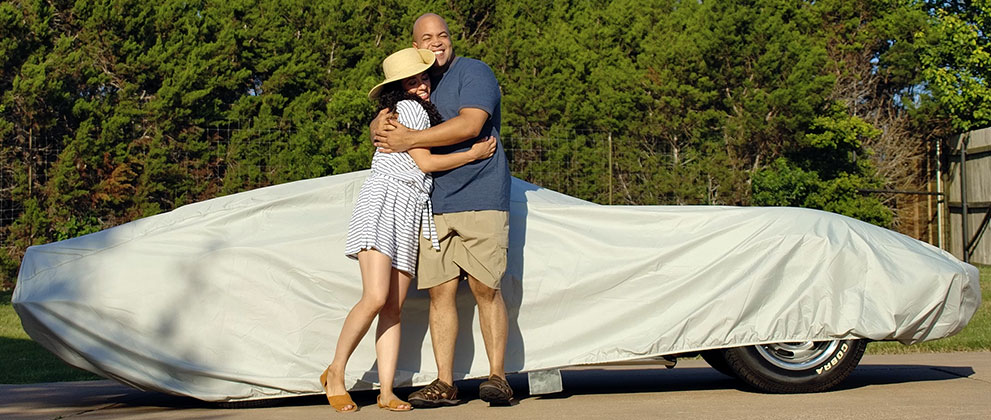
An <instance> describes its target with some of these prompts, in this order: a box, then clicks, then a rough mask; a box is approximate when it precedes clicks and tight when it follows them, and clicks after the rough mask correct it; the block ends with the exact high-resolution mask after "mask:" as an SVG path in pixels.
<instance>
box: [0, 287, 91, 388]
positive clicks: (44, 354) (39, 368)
mask: <svg viewBox="0 0 991 420" xmlns="http://www.w3.org/2000/svg"><path fill="white" fill-rule="evenodd" d="M11 294H12V292H10V291H5V292H0V360H2V361H3V363H2V365H3V369H0V384H30V383H38V382H64V381H84V380H93V379H101V378H100V377H99V376H96V375H94V374H92V373H89V372H86V371H84V370H80V369H76V368H74V367H72V366H69V365H67V364H66V363H65V362H63V361H62V359H59V358H58V357H55V355H53V354H52V353H51V352H49V351H48V350H45V348H44V347H41V345H39V344H38V343H35V342H34V341H32V340H31V338H30V337H28V335H27V333H25V332H24V329H22V328H21V319H20V318H19V317H18V316H17V313H16V312H14V307H13V306H11V304H10V297H11Z"/></svg>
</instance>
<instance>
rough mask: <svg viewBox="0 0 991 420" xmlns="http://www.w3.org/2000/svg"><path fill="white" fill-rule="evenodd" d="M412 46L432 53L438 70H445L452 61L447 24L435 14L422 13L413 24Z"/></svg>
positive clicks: (452, 50)
mask: <svg viewBox="0 0 991 420" xmlns="http://www.w3.org/2000/svg"><path fill="white" fill-rule="evenodd" d="M413 46H414V47H416V48H423V49H427V50H430V51H433V53H434V56H435V57H437V67H438V68H440V69H446V68H447V66H448V65H449V64H450V63H451V61H452V60H454V47H453V46H452V44H451V34H450V30H449V29H448V28H447V22H446V21H445V20H444V18H442V17H440V15H437V14H435V13H424V14H423V15H422V16H420V17H418V18H416V22H413Z"/></svg>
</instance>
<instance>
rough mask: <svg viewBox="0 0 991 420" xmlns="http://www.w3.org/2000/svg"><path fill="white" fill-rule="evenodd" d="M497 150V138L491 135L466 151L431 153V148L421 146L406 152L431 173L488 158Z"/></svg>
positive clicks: (425, 170)
mask: <svg viewBox="0 0 991 420" xmlns="http://www.w3.org/2000/svg"><path fill="white" fill-rule="evenodd" d="M495 151H496V139H495V137H489V138H487V139H485V140H479V141H478V142H475V144H473V145H471V149H469V150H467V151H464V152H457V153H448V154H446V155H435V154H433V153H430V149H424V148H420V147H417V148H414V149H409V150H407V151H406V152H407V153H409V155H410V157H412V158H413V161H414V162H416V166H419V167H420V170H421V171H423V172H424V173H431V172H438V171H446V170H449V169H454V168H457V167H459V166H463V165H465V164H467V163H470V162H474V161H476V160H482V159H487V158H489V157H491V156H492V155H493V154H495Z"/></svg>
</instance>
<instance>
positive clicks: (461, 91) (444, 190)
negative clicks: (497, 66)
mask: <svg viewBox="0 0 991 420" xmlns="http://www.w3.org/2000/svg"><path fill="white" fill-rule="evenodd" d="M433 86H434V89H433V92H431V94H430V101H431V102H433V103H434V105H435V106H437V110H438V111H439V112H440V115H441V116H442V117H444V119H445V120H449V119H451V118H454V117H456V116H458V113H459V112H460V111H461V109H462V108H478V109H481V110H483V111H485V112H488V113H489V119H488V120H487V121H485V125H484V126H482V130H481V131H480V132H479V137H477V138H473V139H468V140H465V141H463V142H461V143H458V144H454V145H451V146H442V147H434V148H432V149H431V152H432V153H437V154H445V153H452V152H463V151H465V150H468V149H470V148H471V145H472V144H475V142H476V141H478V139H479V138H486V137H488V136H495V137H496V151H495V154H494V155H492V157H490V158H488V159H483V160H479V161H475V162H471V163H469V164H467V165H464V166H461V167H458V168H454V169H452V170H449V171H441V172H434V173H433V177H434V190H433V192H432V193H431V195H430V198H431V202H432V204H433V208H434V213H438V214H439V213H456V212H462V211H472V210H504V211H509V188H510V175H509V163H508V162H507V161H506V153H505V151H504V150H503V148H502V139H501V137H500V136H499V130H500V128H501V125H502V111H501V109H500V108H501V104H502V94H501V93H500V92H499V82H498V81H496V78H495V74H494V73H492V69H490V68H489V66H488V65H487V64H485V63H483V62H481V61H479V60H475V59H471V58H465V57H460V56H455V57H454V61H453V62H451V66H450V67H448V69H447V71H446V72H445V73H444V74H443V75H442V76H441V77H440V80H434V81H433Z"/></svg>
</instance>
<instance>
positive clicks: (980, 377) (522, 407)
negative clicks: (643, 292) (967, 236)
mask: <svg viewBox="0 0 991 420" xmlns="http://www.w3.org/2000/svg"><path fill="white" fill-rule="evenodd" d="M563 375H564V388H565V391H564V392H563V393H560V394H553V395H545V396H533V397H531V396H529V395H526V393H525V391H526V376H525V375H511V376H510V382H511V383H512V384H513V386H514V388H516V389H517V392H518V394H520V395H519V397H520V399H519V403H518V404H516V405H515V406H513V407H488V406H487V405H486V404H485V403H483V402H482V401H480V400H478V399H474V397H475V395H473V394H474V391H475V390H474V388H475V387H477V386H478V383H479V381H477V380H476V381H467V382H463V383H460V385H461V388H462V391H463V394H464V395H463V396H465V397H471V398H473V399H471V400H470V401H468V402H467V403H465V404H463V405H461V406H458V407H449V408H441V409H432V410H426V409H422V410H414V411H413V412H410V413H390V412H385V411H383V410H379V409H377V408H376V407H375V405H374V404H375V393H374V392H360V393H356V394H354V397H355V400H356V401H357V403H358V404H359V405H361V406H362V410H361V411H360V412H358V413H355V414H353V415H348V416H347V418H348V419H368V418H389V419H398V418H403V419H425V418H430V419H458V420H464V419H470V420H475V419H481V418H485V419H489V418H494V419H499V418H505V419H513V420H519V419H537V418H540V419H548V420H553V419H568V420H572V419H596V418H610V419H668V418H669V419H718V420H727V419H776V418H780V419H831V420H833V419H870V420H878V419H932V418H960V419H985V418H991V353H987V352H975V353H944V354H916V355H894V356H868V357H865V358H864V360H863V361H862V362H861V364H860V366H859V367H858V368H857V370H856V371H854V373H853V375H851V377H850V378H849V379H847V380H846V381H845V382H844V383H843V384H841V385H840V387H839V388H838V389H836V390H834V391H831V392H825V393H819V394H801V395H768V394H758V393H755V392H751V391H748V390H744V389H740V388H738V383H737V382H735V381H734V380H732V379H730V378H728V377H726V376H723V375H721V374H719V373H717V372H716V371H715V370H713V369H711V368H709V367H708V365H706V364H705V362H703V361H701V360H683V361H680V362H679V365H678V367H677V368H675V369H671V370H668V369H664V368H661V367H655V366H623V367H588V368H581V369H570V370H567V371H565V372H564V373H563ZM399 391H400V394H401V395H402V394H404V393H408V392H410V391H411V389H403V390H399ZM336 416H338V414H337V413H334V412H333V410H332V409H331V408H330V407H329V406H327V405H326V400H325V399H323V398H322V397H320V396H315V397H298V398H288V399H282V400H278V401H277V404H276V405H274V406H270V407H263V408H242V409H223V408H218V407H216V406H214V405H210V404H205V403H201V402H198V401H196V400H191V399H186V398H178V397H172V396H168V395H163V394H158V393H149V392H140V391H136V390H133V389H131V388H128V387H125V386H122V385H118V384H116V383H115V382H111V381H93V382H69V383H55V384H36V385H0V418H2V419H21V418H23V419H54V418H63V419H77V418H78V419H102V418H130V419H187V418H201V419H328V418H331V419H333V418H339V417H336ZM340 418H342V419H343V418H344V417H340Z"/></svg>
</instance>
